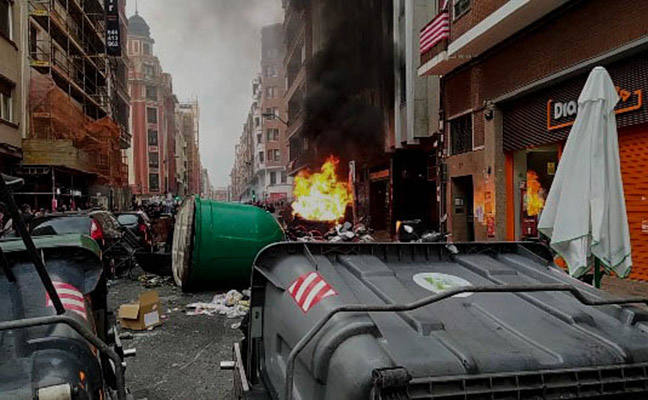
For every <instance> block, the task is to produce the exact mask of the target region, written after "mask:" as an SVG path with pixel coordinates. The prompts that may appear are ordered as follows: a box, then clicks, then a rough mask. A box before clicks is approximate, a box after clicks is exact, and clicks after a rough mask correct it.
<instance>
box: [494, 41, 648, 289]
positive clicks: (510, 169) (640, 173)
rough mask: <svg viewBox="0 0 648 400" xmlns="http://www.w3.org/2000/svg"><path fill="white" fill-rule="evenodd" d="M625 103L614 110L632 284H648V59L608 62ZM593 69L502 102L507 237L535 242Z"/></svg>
mask: <svg viewBox="0 0 648 400" xmlns="http://www.w3.org/2000/svg"><path fill="white" fill-rule="evenodd" d="M604 66H605V67H606V68H607V69H608V71H609V73H610V75H611V77H612V80H613V81H614V83H615V85H616V87H617V92H618V94H619V97H620V100H619V103H618V105H617V107H616V118H617V126H618V132H619V153H620V158H621V172H622V178H623V184H624V189H625V197H626V207H627V212H628V221H629V224H630V235H631V240H632V258H633V261H634V268H633V274H632V278H634V279H641V280H648V105H647V104H646V97H645V96H646V93H647V92H648V53H647V52H643V53H640V54H636V55H633V56H631V57H626V58H625V59H621V60H618V61H615V62H613V63H609V64H607V65H606V64H604ZM588 73H589V69H588V70H585V71H582V73H581V74H579V75H577V76H574V77H571V78H569V79H567V80H563V81H560V82H553V83H551V84H550V85H549V86H548V87H545V88H543V89H541V90H537V91H534V92H532V93H529V94H527V95H525V96H524V97H521V98H516V99H515V100H511V101H509V102H508V103H506V104H500V105H499V106H500V108H501V110H502V112H503V117H504V118H503V131H504V135H503V140H504V143H503V147H504V151H505V153H506V175H507V177H506V186H507V194H508V204H507V236H508V239H511V240H514V239H515V240H517V239H525V238H531V237H537V235H538V233H537V219H538V215H539V213H540V212H541V211H542V208H543V207H544V200H545V198H546V195H547V194H548V193H549V189H550V188H551V184H552V182H553V178H554V175H555V172H556V169H557V167H558V163H559V162H560V155H561V152H562V148H563V146H564V143H565V140H566V138H567V135H568V134H569V131H570V129H571V126H572V125H573V123H574V120H575V118H576V114H577V113H578V103H577V100H578V96H579V94H580V91H581V89H582V88H583V85H584V84H585V81H586V79H587V75H588Z"/></svg>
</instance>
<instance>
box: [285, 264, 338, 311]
mask: <svg viewBox="0 0 648 400" xmlns="http://www.w3.org/2000/svg"><path fill="white" fill-rule="evenodd" d="M288 293H289V294H290V296H291V297H292V298H293V299H294V300H295V302H296V303H297V305H298V306H299V308H301V309H302V311H303V312H308V310H310V309H311V308H312V307H313V306H315V304H317V303H319V302H320V301H322V300H324V299H325V298H327V297H331V296H335V295H337V292H336V291H335V290H333V288H332V287H331V285H329V284H328V283H326V281H325V280H324V278H322V276H321V275H320V274H319V273H317V272H309V273H307V274H304V275H302V276H300V277H299V278H297V280H296V281H295V282H293V284H292V285H290V288H288Z"/></svg>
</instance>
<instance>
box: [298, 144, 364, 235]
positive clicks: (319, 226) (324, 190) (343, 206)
mask: <svg viewBox="0 0 648 400" xmlns="http://www.w3.org/2000/svg"><path fill="white" fill-rule="evenodd" d="M339 162H340V160H339V159H338V158H336V157H334V156H330V157H329V158H328V159H327V160H326V162H325V163H324V164H323V165H322V166H321V167H320V171H319V172H315V173H312V172H309V171H302V172H300V173H299V175H298V176H297V177H296V178H295V183H294V187H293V194H294V195H295V201H294V202H293V203H292V205H291V206H292V221H290V222H289V223H288V227H287V229H286V231H287V233H288V237H289V238H290V239H291V240H294V241H300V242H373V241H374V239H373V237H372V236H371V235H370V232H369V230H368V229H367V227H366V226H365V225H364V224H362V223H358V224H356V225H355V226H354V225H353V224H352V223H351V222H349V221H346V222H343V221H345V217H346V216H347V211H348V209H349V206H351V205H352V204H353V194H352V191H351V189H350V188H349V185H348V184H347V183H346V182H344V181H342V180H339V179H338V177H337V166H338V164H339Z"/></svg>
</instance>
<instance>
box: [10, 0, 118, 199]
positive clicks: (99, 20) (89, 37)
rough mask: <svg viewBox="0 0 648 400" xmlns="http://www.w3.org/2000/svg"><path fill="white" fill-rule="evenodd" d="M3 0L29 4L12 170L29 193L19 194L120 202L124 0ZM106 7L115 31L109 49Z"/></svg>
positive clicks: (36, 196) (25, 5)
mask: <svg viewBox="0 0 648 400" xmlns="http://www.w3.org/2000/svg"><path fill="white" fill-rule="evenodd" d="M2 3H3V4H6V3H7V2H6V1H3V2H2ZM9 3H10V5H13V7H11V6H10V8H14V9H16V8H18V5H17V4H20V5H22V6H23V7H27V11H26V14H25V15H26V18H25V19H24V20H23V21H26V23H27V26H26V27H25V29H26V30H25V31H24V36H22V37H23V38H26V39H25V42H24V43H25V48H26V49H27V52H28V53H29V54H28V58H27V59H28V63H29V69H28V72H27V73H26V74H25V76H24V79H25V80H26V81H28V82H29V94H28V100H27V105H26V110H27V111H26V113H28V118H27V119H26V121H24V125H25V126H26V127H27V129H26V131H25V133H24V138H23V140H22V147H23V161H22V164H21V166H20V167H17V168H16V169H15V171H14V172H15V173H16V174H17V175H20V176H22V177H24V178H25V181H26V186H25V192H28V193H30V194H29V195H28V196H25V197H24V198H22V197H21V198H20V199H19V201H24V202H26V203H31V204H32V206H34V207H37V208H46V209H55V208H62V207H63V206H65V208H67V209H70V208H76V207H79V206H81V207H89V206H93V205H103V206H106V207H110V208H123V207H126V206H127V205H128V204H129V202H130V194H129V191H128V186H127V183H128V182H127V166H126V163H125V162H124V161H125V157H124V156H125V151H126V149H128V148H129V146H130V139H131V136H130V132H129V126H128V119H129V112H130V109H129V106H128V105H129V96H128V93H127V91H126V87H127V81H126V79H127V68H126V62H127V52H126V35H127V26H126V17H125V1H124V0H115V1H111V2H106V3H104V1H99V0H89V1H86V2H84V3H83V4H80V3H78V2H65V3H62V2H60V1H56V0H46V1H42V0H30V1H24V2H15V1H10V2H9ZM105 5H108V6H110V7H111V9H110V10H107V9H106V8H104V6H105ZM109 12H110V19H111V21H114V23H115V26H116V27H118V28H117V29H116V31H118V32H117V34H116V35H113V37H112V38H111V41H109V42H111V43H112V47H111V48H110V49H107V47H106V43H107V38H106V29H105V22H106V21H107V20H108V13H109ZM117 39H119V40H117ZM108 50H110V55H107V54H108ZM25 84H26V83H25ZM24 92H25V91H24V90H23V93H24ZM19 197H20V196H19Z"/></svg>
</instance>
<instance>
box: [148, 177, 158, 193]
mask: <svg viewBox="0 0 648 400" xmlns="http://www.w3.org/2000/svg"><path fill="white" fill-rule="evenodd" d="M149 190H150V191H151V192H157V191H158V190H160V175H158V174H149Z"/></svg>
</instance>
